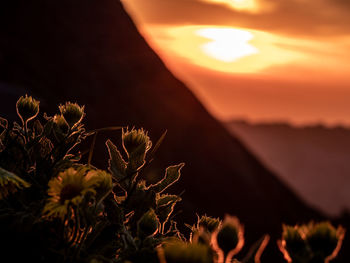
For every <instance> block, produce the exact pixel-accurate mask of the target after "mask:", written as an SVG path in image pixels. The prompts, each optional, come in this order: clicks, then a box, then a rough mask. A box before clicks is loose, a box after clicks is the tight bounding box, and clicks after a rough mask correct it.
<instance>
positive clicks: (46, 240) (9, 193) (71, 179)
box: [0, 95, 344, 263]
mask: <svg viewBox="0 0 350 263" xmlns="http://www.w3.org/2000/svg"><path fill="white" fill-rule="evenodd" d="M16 108H17V113H18V116H19V118H20V119H21V124H19V123H16V122H15V123H13V124H10V123H8V121H7V120H6V119H3V118H1V119H0V128H1V130H0V213H1V214H0V229H1V230H0V242H1V244H0V246H1V248H2V251H3V253H2V256H3V257H6V258H9V259H11V262H22V261H33V262H89V263H98V262H132V263H138V262H159V263H172V262H177V263H181V262H198V263H211V262H218V263H224V262H225V263H228V262H237V259H235V258H234V257H235V256H236V255H237V253H238V252H239V251H240V250H241V249H242V247H243V245H244V231H243V226H242V225H241V223H240V222H239V220H238V219H237V218H236V217H232V216H228V215H227V216H226V217H225V219H224V221H223V222H222V221H221V220H220V219H219V218H211V217H208V216H201V217H198V220H197V224H196V225H193V226H189V227H190V229H191V235H190V237H189V239H187V238H186V237H185V235H184V234H183V233H181V232H180V231H179V230H178V228H177V223H176V221H174V219H173V217H172V213H173V211H174V207H175V205H176V203H177V202H179V201H181V198H180V196H178V195H169V194H166V193H164V192H165V190H166V189H167V188H168V187H170V186H171V185H172V184H174V183H175V182H176V181H178V180H179V178H180V172H181V168H182V167H183V166H184V164H183V163H181V164H178V165H173V166H169V167H168V168H167V169H166V171H165V175H164V177H163V178H162V179H161V180H160V181H158V182H156V183H153V184H150V183H148V182H147V181H144V180H142V179H141V176H140V173H141V172H142V170H143V168H144V166H145V165H147V164H148V163H149V162H150V161H151V160H152V158H153V155H154V152H155V150H156V149H157V148H158V147H159V145H160V143H161V141H162V140H163V139H164V136H165V134H164V136H162V137H161V138H160V139H159V141H158V142H157V143H156V144H155V147H154V148H153V150H152V142H151V140H150V138H149V136H148V134H147V132H146V131H144V130H143V129H134V128H133V129H131V130H129V129H127V128H122V127H111V128H106V129H101V130H95V131H86V129H85V127H84V124H83V123H82V121H83V118H84V115H85V113H84V106H82V107H81V106H79V105H78V104H76V103H70V102H67V103H65V104H64V105H60V106H59V113H58V114H56V115H54V116H53V117H50V116H47V115H46V114H44V116H43V117H41V116H39V101H37V100H35V99H33V98H32V97H28V96H27V95H26V96H24V97H21V98H20V99H19V100H18V102H17V104H16ZM102 130H121V131H122V134H121V138H122V145H123V151H124V152H120V151H119V150H118V148H117V146H116V145H115V144H114V143H113V142H112V141H110V140H107V142H106V146H107V150H108V152H109V160H108V163H109V168H108V171H104V170H100V169H98V168H97V167H94V166H93V165H92V164H91V159H92V151H93V148H94V142H95V140H96V136H97V134H98V132H101V131H102ZM88 136H94V137H93V143H92V146H91V149H90V152H89V157H88V163H87V164H84V163H82V162H81V161H80V160H81V155H82V154H81V153H80V152H79V151H78V148H79V147H78V146H79V144H80V143H81V142H82V141H83V140H84V139H86V138H87V137H88ZM343 236H344V230H343V229H342V228H341V227H339V228H338V230H336V229H334V227H333V226H331V225H330V224H329V223H320V224H310V225H308V226H301V227H290V226H284V232H283V239H282V240H281V241H280V248H281V251H282V252H283V253H284V254H285V257H286V259H287V260H291V259H293V262H310V263H311V262H324V261H325V260H328V259H330V258H331V257H334V256H335V255H336V253H337V251H338V250H339V249H340V245H341V241H342V239H343ZM268 241H269V237H268V235H266V236H264V237H262V238H261V239H260V240H258V241H257V242H256V244H254V245H253V247H252V248H251V250H250V252H249V253H248V255H247V256H246V257H244V259H243V260H242V262H247V263H248V262H260V255H261V253H262V251H263V250H264V248H265V247H266V244H267V242H268Z"/></svg>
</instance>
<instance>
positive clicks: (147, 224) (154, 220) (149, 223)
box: [137, 209, 159, 237]
mask: <svg viewBox="0 0 350 263" xmlns="http://www.w3.org/2000/svg"><path fill="white" fill-rule="evenodd" d="M158 227H159V220H158V217H157V215H156V213H155V212H154V210H153V209H150V210H149V211H148V212H146V213H145V214H144V215H143V216H142V217H141V219H140V220H139V221H138V223H137V232H138V235H139V236H140V237H148V236H153V235H155V234H156V233H157V231H158Z"/></svg>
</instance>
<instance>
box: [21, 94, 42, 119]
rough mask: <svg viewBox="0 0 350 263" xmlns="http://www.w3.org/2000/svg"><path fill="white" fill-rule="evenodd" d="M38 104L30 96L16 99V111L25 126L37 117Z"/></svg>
mask: <svg viewBox="0 0 350 263" xmlns="http://www.w3.org/2000/svg"><path fill="white" fill-rule="evenodd" d="M39 104H40V102H39V101H37V100H35V99H33V98H32V97H31V96H29V97H28V95H25V97H23V96H22V97H20V98H19V99H18V101H17V103H16V110H17V114H18V116H19V117H20V118H21V120H22V122H23V124H26V123H27V122H28V121H30V120H32V119H34V118H35V117H36V116H37V115H38V113H39Z"/></svg>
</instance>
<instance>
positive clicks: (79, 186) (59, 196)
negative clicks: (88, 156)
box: [43, 167, 96, 219]
mask: <svg viewBox="0 0 350 263" xmlns="http://www.w3.org/2000/svg"><path fill="white" fill-rule="evenodd" d="M87 171H88V168H86V167H81V168H78V169H74V168H68V169H67V170H65V171H63V172H61V173H59V174H58V176H57V177H55V178H52V179H51V180H50V181H49V184H48V185H49V190H48V195H49V196H50V198H49V199H48V202H47V203H46V205H45V207H44V210H43V214H44V217H47V218H51V217H59V218H61V219H64V217H65V215H66V214H67V212H68V207H69V205H73V206H77V205H79V204H80V203H81V201H82V200H83V198H84V196H85V195H86V194H87V193H92V194H96V191H95V189H94V186H95V185H96V181H95V180H91V178H89V177H87V176H86V173H87Z"/></svg>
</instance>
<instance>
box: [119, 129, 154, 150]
mask: <svg viewBox="0 0 350 263" xmlns="http://www.w3.org/2000/svg"><path fill="white" fill-rule="evenodd" d="M122 139H123V147H124V150H125V151H126V152H127V153H128V155H129V157H130V155H132V154H133V153H135V152H139V153H140V154H145V153H146V152H147V151H148V150H149V149H150V148H151V146H152V142H151V140H150V138H149V137H148V135H147V132H145V131H144V130H143V129H142V128H141V129H138V130H137V129H131V131H128V130H126V131H124V130H123V135H122Z"/></svg>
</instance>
